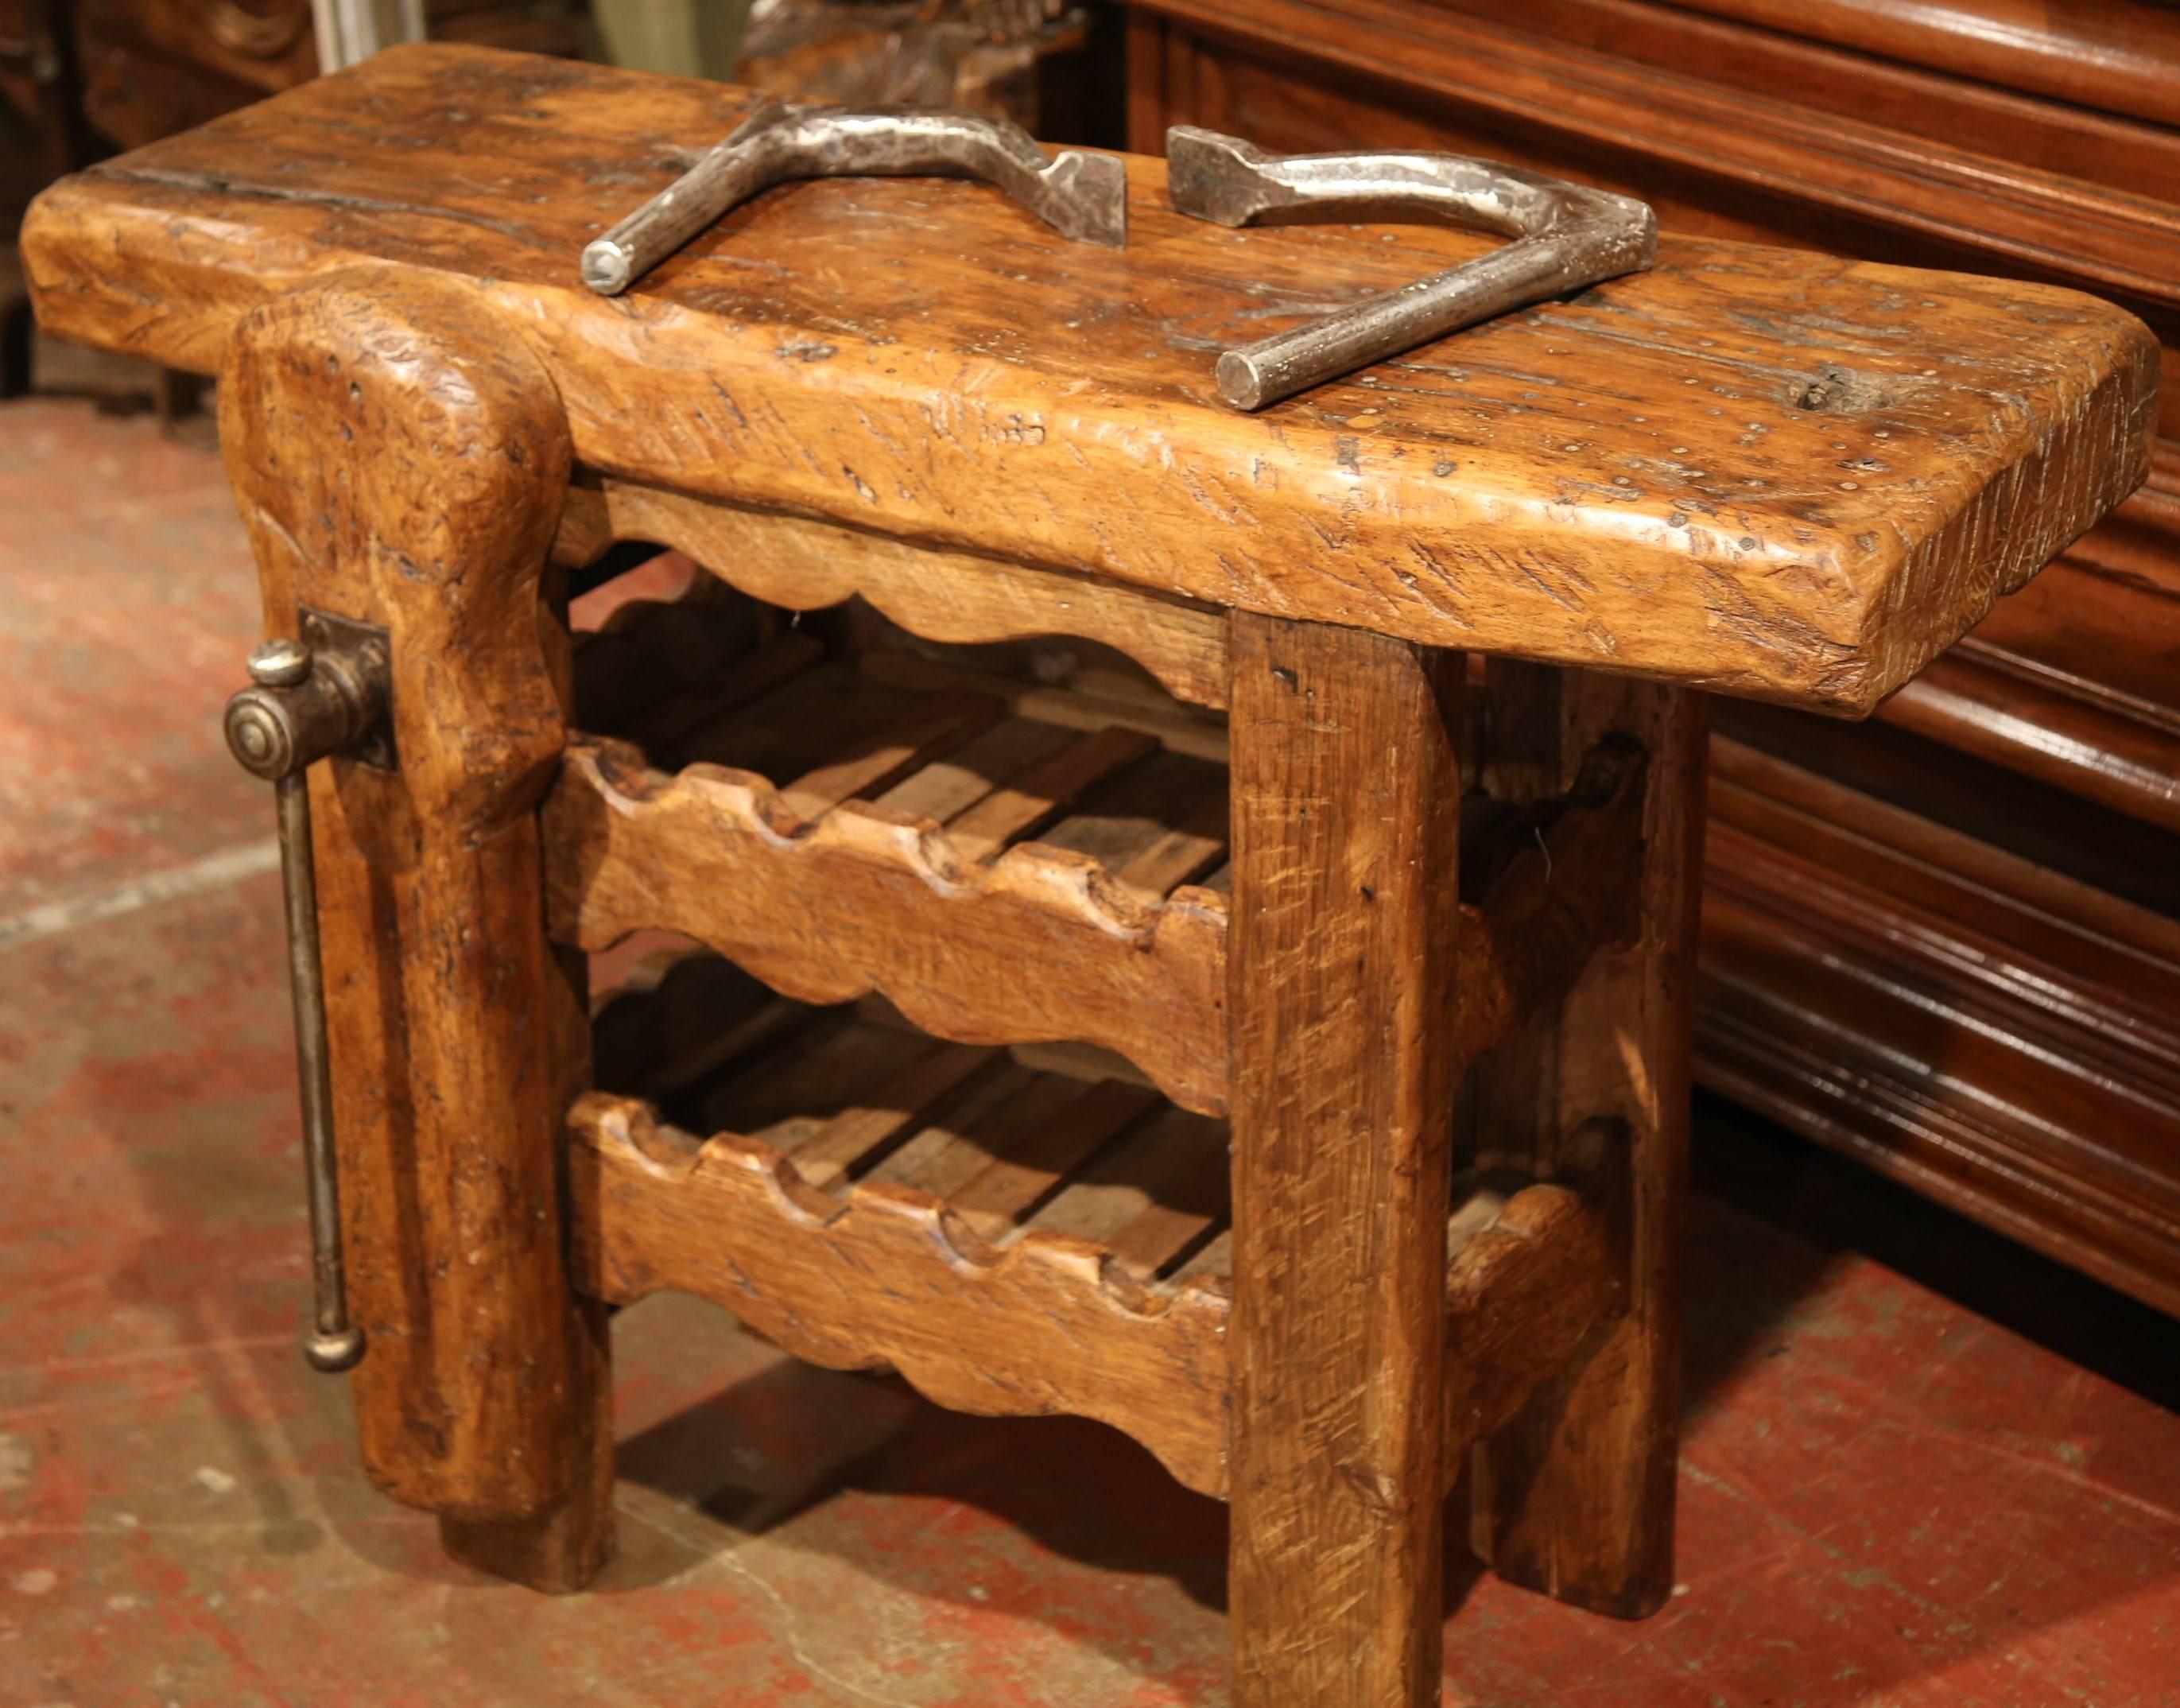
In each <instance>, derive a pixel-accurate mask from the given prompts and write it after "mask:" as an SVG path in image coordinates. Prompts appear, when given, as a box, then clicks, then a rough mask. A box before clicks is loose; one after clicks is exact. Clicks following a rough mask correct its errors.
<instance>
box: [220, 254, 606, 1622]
mask: <svg viewBox="0 0 2180 1708" xmlns="http://www.w3.org/2000/svg"><path fill="white" fill-rule="evenodd" d="M220 403H221V438H222V444H223V449H224V453H225V456H226V460H227V466H228V476H229V478H230V480H231V481H232V482H233V484H234V489H235V493H236V497H237V500H238V502H239V504H240V506H241V509H242V512H243V516H244V520H245V522H246V523H247V525H248V526H249V530H250V538H251V542H252V543H253V545H254V547H255V548H256V554H257V560H258V565H259V570H260V575H261V580H262V584H263V592H264V601H265V609H266V614H267V626H268V628H269V630H270V631H272V632H273V633H276V634H285V633H293V632H294V631H295V623H296V610H297V607H298V606H299V605H307V606H310V607H311V608H314V609H320V610H325V611H329V612H333V613H335V614H339V615H342V616H345V617H349V618H352V619H355V620H361V621H365V622H369V623H372V624H376V625H379V626H381V627H383V628H384V629H385V630H386V631H388V636H389V641H390V649H391V655H392V682H393V691H392V708H393V709H392V714H391V717H392V722H393V726H394V736H395V740H396V742H397V744H398V747H399V752H400V756H401V763H400V769H399V770H398V771H378V770H373V769H370V768H368V767H366V766H364V765H362V764H361V763H350V762H336V763H333V764H331V765H327V766H322V767H319V768H317V769H316V770H315V771H314V773H313V774H312V777H311V794H312V801H313V804H314V806H315V807H316V809H317V815H316V825H317V830H316V843H317V846H316V853H317V872H318V886H319V895H320V907H321V915H320V917H321V932H322V939H323V944H324V954H325V961H326V965H327V967H328V1016H329V1036H330V1040H331V1048H332V1057H333V1071H334V1088H335V1127H336V1131H337V1134H338V1139H339V1154H340V1167H341V1171H342V1176H343V1181H344V1192H343V1195H342V1204H343V1210H344V1221H345V1224H346V1232H347V1236H348V1242H349V1287H350V1301H351V1304H352V1307H353V1309H354V1311H355V1316H356V1319H357V1320H358V1321H359V1322H360V1324H361V1326H362V1327H363V1328H364V1330H365V1331H366V1335H367V1336H368V1352H367V1354H366V1358H365V1359H364V1362H363V1364H361V1366H360V1367H359V1368H358V1369H357V1370H356V1372H355V1375H354V1376H353V1378H352V1386H353V1391H354V1395H355V1403H356V1413H357V1424H358V1432H359V1435H360V1436H361V1441H362V1446H363V1452H364V1459H365V1463H366V1466H367V1468H369V1470H370V1472H371V1474H372V1477H373V1479H375V1480H376V1481H377V1482H378V1483H379V1484H380V1485H381V1486H382V1487H383V1488H385V1489H386V1490H388V1492H389V1493H391V1494H393V1495H394V1496H397V1497H398V1498H399V1499H401V1500H404V1501H409V1502H410V1503H412V1504H415V1505H418V1506H422V1507H427V1508H429V1509H431V1510H433V1511H436V1512H442V1513H444V1514H450V1515H453V1516H455V1517H458V1518H465V1519H471V1520H476V1521H493V1522H496V1521H509V1520H514V1521H525V1520H532V1519H535V1518H537V1517H538V1515H540V1514H542V1513H549V1512H552V1511H553V1509H555V1508H557V1507H562V1506H564V1504H565V1503H567V1502H569V1501H571V1500H581V1501H592V1500H595V1499H596V1497H597V1495H598V1493H599V1491H600V1489H601V1486H602V1485H601V1481H600V1479H599V1478H598V1477H597V1474H596V1468H597V1461H598V1458H599V1457H601V1456H603V1457H610V1441H609V1438H608V1437H606V1436H603V1435H600V1434H599V1433H598V1432H597V1424H598V1423H599V1420H600V1411H599V1404H600V1402H599V1396H598V1386H597V1385H598V1384H599V1383H601V1382H602V1381H603V1375H604V1369H603V1359H604V1353H603V1334H602V1332H601V1330H602V1324H601V1323H599V1322H598V1321H597V1320H595V1319H594V1318H593V1317H592V1316H591V1315H590V1314H588V1313H586V1311H584V1310H582V1309H577V1308H576V1307H575V1304H574V1303H573V1300H572V1297H571V1295H570V1292H569V1291H568V1284H567V1278H566V1275H565V1273H564V1267H563V1263H562V1254H561V1234H560V1205H559V1192H558V1188H557V1180H556V1172H555V1150H556V1144H557V1138H558V1134H559V1127H560V1118H561V1112H562V1107H563V1104H562V1094H563V1092H564V1088H565V1086H566V1083H567V1073H568V1068H569V1064H568V1062H567V1061H566V1060H565V1058H564V1055H556V1052H555V1048H554V1045H555V1044H556V1042H557V1041H559V1039H560V1037H561V1033H563V1031H564V1023H563V1020H562V1019H559V1018H556V1016H564V1005H565V1001H566V1000H568V999H565V998H563V997H556V995H555V994H554V985H555V983H556V982H557V981H559V978H561V973H560V971H559V968H558V967H556V966H555V963H554V960H553V955H552V951H551V950H550V949H549V948H548V945H547V942H546V939H545V934H544V931H543V928H542V921H543V903H542V870H541V862H540V850H539V840H538V832H537V813H536V808H537V800H538V796H539V795H540V793H541V792H542V790H543V788H544V786H545V785H546V783H547V782H548V780H549V778H550V775H551V772H552V768H553V764H554V763H556V761H557V759H558V758H559V750H560V744H561V740H562V725H561V708H560V703H559V697H558V694H557V693H556V688H555V680H554V669H553V664H552V663H551V662H550V661H549V660H548V657H547V654H546V652H545V648H544V645H543V642H542V639H541V629H542V627H544V626H547V625H548V624H547V623H545V622H541V605H540V599H539V591H538V576H539V572H540V570H541V569H542V565H543V564H544V560H545V551H546V547H547V545H548V542H549V540H550V539H551V537H552V532H553V526H554V524H555V521H556V520H557V517H558V515H559V508H560V503H561V493H562V488H563V487H564V482H565V481H566V478H567V471H568V466H569V462H570V453H569V445H568V438H567V432H566V427H565V424H564V421H563V419H562V417H561V415H560V412H559V404H558V400H557V399H556V398H555V397H554V394H553V387H552V383H551V381H550V379H549V378H548V377H547V376H546V375H545V373H544V372H543V371H542V369H541V367H540V366H538V364H537V361H536V360H535V359H534V358H533V357H532V356H531V355H530V354H529V352H528V351H527V350H526V347H525V346H524V345H523V344H521V342H520V340H519V339H512V338H510V337H509V336H508V334H507V332H506V330H505V328H504V326H503V325H502V324H501V323H500V322H498V320H497V319H496V318H495V317H494V316H493V314H492V313H491V312H490V311H489V310H487V308H486V307H485V306H483V305H482V303H481V301H480V300H479V299H478V297H477V295H476V292H474V291H473V290H471V289H467V288H465V287H463V286H461V285H460V284H455V283H453V282H450V281H448V280H444V279H441V278H432V277H428V276H424V275H419V274H416V273H404V272H400V271H398V270H394V269H388V268H376V269H364V270H359V271H355V272H350V273H338V274H331V275H328V276H326V277H324V278H319V279H317V280H314V281H313V282H311V284H308V285H306V286H305V287H304V288H302V289H299V290H298V291H296V292H295V293H294V294H292V295H288V296H284V297H281V298H278V299H275V300H272V301H271V302H269V303H267V305H266V306H264V307H262V308H261V309H260V310H258V311H256V312H254V313H253V314H252V315H251V316H250V317H249V318H248V319H247V321H246V322H245V323H244V324H243V326H242V327H241V328H240V329H239V331H238V333H237V334H236V337H235V339H234V343H233V345H232V349H231V351H230V355H229V360H228V364H227V366H226V369H225V370H224V372H223V378H222V382H221V386H220ZM556 1534H557V1535H558V1537H559V1540H560V1542H561V1543H563V1544H564V1545H566V1546H567V1548H569V1549H571V1550H573V1552H571V1553H564V1554H563V1555H562V1556H561V1557H559V1558H558V1559H554V1560H551V1561H542V1562H534V1563H536V1564H537V1568H538V1573H537V1574H538V1575H539V1576H540V1577H541V1578H543V1579H559V1580H572V1579H576V1578H580V1577H582V1576H585V1575H587V1573H588V1572H589V1571H590V1570H592V1569H595V1568H596V1566H597V1563H598V1562H599V1560H600V1558H601V1556H602V1555H603V1551H604V1549H605V1548H606V1546H607V1545H608V1537H607V1533H606V1529H605V1527H604V1525H603V1522H602V1521H601V1520H599V1518H598V1517H597V1514H596V1513H592V1514H591V1515H590V1516H589V1517H588V1518H575V1519H572V1520H571V1521H570V1523H566V1524H564V1525H562V1526H560V1527H559V1530H558V1531H557V1533H556Z"/></svg>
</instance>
